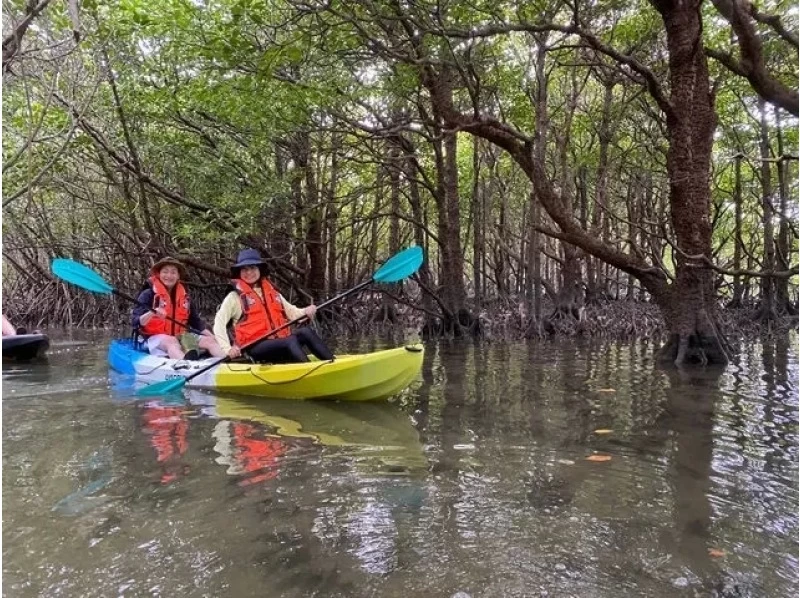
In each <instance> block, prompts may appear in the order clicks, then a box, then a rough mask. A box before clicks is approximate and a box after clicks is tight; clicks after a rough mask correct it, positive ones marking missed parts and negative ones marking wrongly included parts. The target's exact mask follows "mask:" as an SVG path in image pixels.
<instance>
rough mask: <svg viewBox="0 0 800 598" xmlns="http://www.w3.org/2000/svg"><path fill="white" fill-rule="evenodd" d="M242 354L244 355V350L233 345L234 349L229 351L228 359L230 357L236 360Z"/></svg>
mask: <svg viewBox="0 0 800 598" xmlns="http://www.w3.org/2000/svg"><path fill="white" fill-rule="evenodd" d="M241 354H242V350H241V349H240V348H239V347H237V346H236V345H233V346H232V347H231V348H230V349H229V350H228V357H230V358H231V359H236V358H237V357H239V356H240V355H241Z"/></svg>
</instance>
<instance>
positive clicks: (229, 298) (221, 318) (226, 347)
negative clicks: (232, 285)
mask: <svg viewBox="0 0 800 598" xmlns="http://www.w3.org/2000/svg"><path fill="white" fill-rule="evenodd" d="M253 291H255V293H256V294H257V295H258V296H259V297H260V298H261V300H262V301H263V300H264V296H263V295H262V293H261V288H260V287H258V286H255V287H253ZM278 297H279V298H280V300H281V304H282V305H283V309H284V311H285V312H286V317H287V318H289V320H296V319H297V318H300V317H302V316H304V315H305V313H306V312H305V310H303V309H301V308H299V307H297V306H295V305H292V304H291V303H289V302H288V301H287V300H286V299H284V298H283V295H278ZM241 318H242V303H241V301H240V300H239V294H238V293H237V292H236V291H231V292H230V293H228V294H227V295H226V296H225V299H223V300H222V305H220V306H219V309H218V310H217V315H216V316H214V336H215V337H216V339H217V342H218V343H219V346H220V347H221V348H222V350H223V351H225V353H227V352H228V351H230V349H231V344H230V341H229V340H228V329H227V328H228V322H230V321H233V324H234V325H236V322H238V321H239V320H241Z"/></svg>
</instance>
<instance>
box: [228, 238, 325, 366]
mask: <svg viewBox="0 0 800 598" xmlns="http://www.w3.org/2000/svg"><path fill="white" fill-rule="evenodd" d="M266 271H267V265H266V263H265V262H264V260H263V259H261V255H260V254H259V253H258V251H257V250H255V249H243V250H242V251H240V252H239V257H238V259H237V261H236V263H235V264H234V265H233V267H232V268H231V277H232V279H233V280H231V283H232V284H233V290H232V291H231V292H230V293H228V295H227V296H226V297H225V299H224V300H223V301H222V305H221V306H220V308H219V311H217V315H216V317H215V318H214V335H215V336H216V337H217V338H218V339H219V342H220V345H221V346H222V349H223V351H225V352H226V354H227V355H228V356H229V357H231V358H235V357H239V355H241V347H244V346H245V345H249V344H250V343H253V342H255V341H257V340H258V339H260V338H263V337H264V335H266V334H267V333H268V332H269V331H270V330H275V329H276V328H279V327H280V326H283V325H284V324H286V323H287V322H290V321H291V320H296V319H298V318H301V317H303V316H305V317H307V318H308V319H309V320H311V319H313V317H314V314H315V313H316V311H317V307H316V305H309V306H308V307H306V308H303V309H300V308H299V307H295V306H294V305H292V304H291V303H289V302H288V301H286V299H284V298H283V296H281V294H280V293H278V291H277V290H276V289H275V287H273V286H272V283H270V281H269V280H267V277H266ZM230 322H233V335H234V344H233V345H230V344H229V343H226V342H225V340H223V339H226V340H227V338H228V335H227V327H228V324H229V323H230ZM306 349H308V350H309V351H310V352H311V353H313V354H314V355H315V356H317V357H318V358H319V359H322V360H324V361H329V360H331V359H333V353H331V351H330V349H328V347H327V346H326V345H325V343H324V342H323V341H322V339H321V338H319V336H317V334H316V333H315V332H314V331H313V330H312V329H311V328H308V327H305V328H300V329H299V330H297V331H296V332H294V333H292V332H290V330H289V328H288V327H287V328H284V329H283V330H281V331H280V332H278V333H276V334H274V335H272V336H270V337H269V338H266V339H264V340H262V341H261V342H259V343H257V344H255V345H254V346H252V347H250V348H248V350H247V353H248V355H249V356H250V357H251V358H252V359H253V360H254V361H257V362H262V363H263V362H269V363H294V362H305V361H308V355H306V351H305V350H306Z"/></svg>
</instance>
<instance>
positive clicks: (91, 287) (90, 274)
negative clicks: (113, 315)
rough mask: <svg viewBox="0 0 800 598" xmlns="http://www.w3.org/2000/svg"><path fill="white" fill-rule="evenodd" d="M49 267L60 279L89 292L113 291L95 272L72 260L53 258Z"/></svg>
mask: <svg viewBox="0 0 800 598" xmlns="http://www.w3.org/2000/svg"><path fill="white" fill-rule="evenodd" d="M50 269H51V270H52V271H53V274H55V275H56V276H58V277H59V278H60V279H61V280H65V281H67V282H69V283H71V284H74V285H75V286H78V287H81V288H82V289H86V290H87V291H89V292H91V293H100V294H102V295H110V294H112V293H113V292H114V287H112V286H111V285H110V284H108V283H107V282H106V281H105V280H104V279H103V277H102V276H100V275H99V274H98V273H97V272H95V271H94V270H92V269H91V268H89V267H88V266H84V265H83V264H79V263H78V262H75V261H73V260H68V259H66V258H58V259H55V260H53V263H52V264H50Z"/></svg>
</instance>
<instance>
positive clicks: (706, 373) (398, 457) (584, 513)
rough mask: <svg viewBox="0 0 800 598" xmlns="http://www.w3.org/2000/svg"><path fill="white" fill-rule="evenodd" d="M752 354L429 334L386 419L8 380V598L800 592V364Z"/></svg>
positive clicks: (46, 372)
mask: <svg viewBox="0 0 800 598" xmlns="http://www.w3.org/2000/svg"><path fill="white" fill-rule="evenodd" d="M741 349H742V350H741V353H740V354H739V356H738V357H737V358H736V359H735V360H734V361H733V362H732V363H731V364H730V365H729V366H728V367H727V368H725V369H724V370H716V371H713V370H703V371H697V370H695V371H683V372H678V371H675V370H659V369H656V367H655V365H654V363H653V360H652V354H653V347H652V346H650V345H649V344H648V343H632V344H602V343H592V344H589V343H586V344H576V343H574V342H571V343H566V342H565V343H531V344H474V345H472V344H448V343H441V344H438V345H435V344H434V345H429V346H428V347H427V350H426V358H425V362H424V367H423V371H422V375H421V378H420V380H419V381H418V382H417V383H416V384H415V385H414V386H413V387H412V388H411V389H410V390H409V391H408V392H407V393H405V394H404V395H402V396H401V397H398V399H397V400H396V401H394V403H392V404H375V405H371V404H368V405H351V404H328V403H304V402H297V401H259V400H246V399H242V398H236V397H226V396H221V395H215V394H207V393H199V392H196V391H195V392H187V393H185V394H182V395H177V396H175V397H164V398H156V399H148V400H146V401H137V400H135V398H134V397H133V396H132V388H133V387H132V381H131V380H129V379H124V378H120V377H112V379H111V380H110V384H109V380H108V378H107V370H106V366H105V362H104V351H103V350H104V346H102V347H101V346H88V347H84V348H83V349H77V350H73V351H71V352H68V353H66V354H61V355H60V354H55V355H53V356H51V358H50V359H49V361H48V363H46V364H38V365H32V366H26V368H24V369H11V370H9V369H4V371H3V393H4V401H3V437H4V445H3V449H4V451H3V498H4V501H3V517H4V524H5V525H4V527H3V567H4V578H3V581H4V582H5V583H4V588H5V594H7V595H9V596H11V595H13V596H27V595H30V596H38V595H53V594H56V593H62V594H65V595H80V596H108V595H114V594H116V595H131V596H134V595H186V596H205V595H235V596H261V595H264V592H265V587H266V586H265V583H267V582H268V584H269V592H268V593H269V595H274V596H308V595H321V596H363V595H381V596H408V595H421V596H422V595H424V596H453V595H456V594H458V593H459V592H460V593H462V594H461V595H469V596H544V595H550V596H567V595H574V596H783V595H795V594H796V591H797V590H796V588H797V575H798V563H797V533H798V525H797V508H796V507H797V501H798V487H797V471H798V469H797V458H798V450H797V448H798V447H797V421H798V405H797V375H798V358H797V352H796V348H795V343H794V341H792V342H790V341H789V340H788V339H778V340H775V339H770V340H769V341H765V342H763V343H761V344H749V345H747V346H742V347H741Z"/></svg>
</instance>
